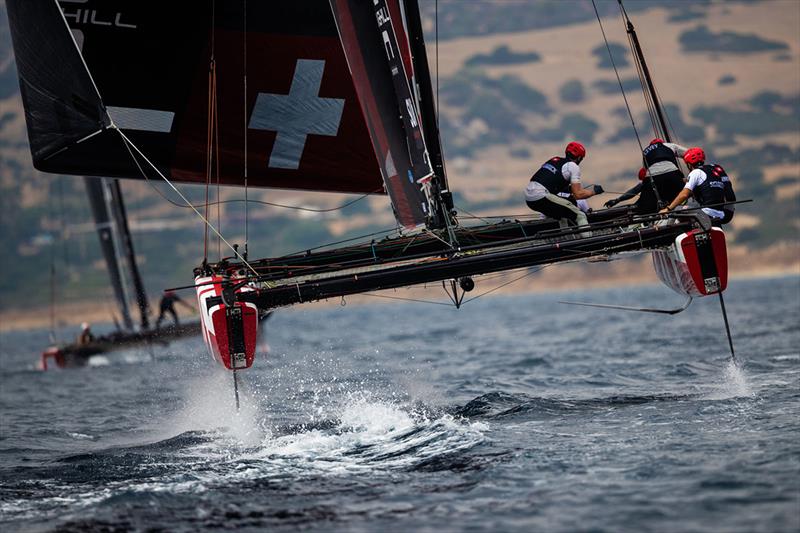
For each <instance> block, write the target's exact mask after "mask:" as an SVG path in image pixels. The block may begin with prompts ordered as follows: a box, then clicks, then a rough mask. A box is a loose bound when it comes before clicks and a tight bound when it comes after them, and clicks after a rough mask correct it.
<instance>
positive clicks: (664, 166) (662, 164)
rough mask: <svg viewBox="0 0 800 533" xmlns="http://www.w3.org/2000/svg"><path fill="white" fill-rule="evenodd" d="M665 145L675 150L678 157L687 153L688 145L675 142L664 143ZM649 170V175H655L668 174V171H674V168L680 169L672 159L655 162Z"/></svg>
mask: <svg viewBox="0 0 800 533" xmlns="http://www.w3.org/2000/svg"><path fill="white" fill-rule="evenodd" d="M664 146H666V147H667V148H669V149H670V150H672V151H673V152H675V155H676V156H678V157H683V154H685V153H686V147H685V146H681V145H680V144H675V143H664ZM647 170H648V171H649V175H651V176H655V175H658V174H666V173H668V172H672V171H674V170H678V167H676V166H675V165H674V164H672V162H671V161H659V162H658V163H653V164H652V165H650V167H649V168H648V169H647Z"/></svg>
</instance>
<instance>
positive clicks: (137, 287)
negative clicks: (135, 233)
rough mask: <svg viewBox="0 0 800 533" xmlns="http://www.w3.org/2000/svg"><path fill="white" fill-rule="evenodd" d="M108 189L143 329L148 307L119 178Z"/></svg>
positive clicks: (110, 182) (148, 324)
mask: <svg viewBox="0 0 800 533" xmlns="http://www.w3.org/2000/svg"><path fill="white" fill-rule="evenodd" d="M109 189H110V191H111V213H112V214H113V216H114V220H115V222H116V226H117V236H118V237H119V244H120V246H121V247H122V251H123V253H124V255H125V258H126V260H127V263H128V270H129V271H130V273H131V278H132V279H133V289H134V291H135V292H136V304H137V305H138V306H139V315H140V321H141V322H140V323H141V328H142V329H143V330H145V329H148V328H149V327H150V321H149V316H148V315H149V313H150V310H149V307H148V303H147V293H146V292H145V290H144V284H143V283H142V277H141V275H140V274H139V267H138V265H137V264H136V253H135V252H134V250H133V239H132V238H131V232H130V228H129V227H128V215H127V212H126V210H125V202H124V201H123V199H122V188H121V187H120V184H119V180H118V179H113V180H109Z"/></svg>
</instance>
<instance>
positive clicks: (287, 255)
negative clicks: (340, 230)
mask: <svg viewBox="0 0 800 533" xmlns="http://www.w3.org/2000/svg"><path fill="white" fill-rule="evenodd" d="M393 231H395V228H390V229H385V230H380V231H376V232H374V233H368V234H366V235H360V236H357V237H351V238H349V239H344V240H341V241H336V242H330V243H328V244H321V245H319V246H315V247H314V248H304V249H303V250H299V251H297V252H293V253H290V254H286V255H282V256H280V257H275V258H273V259H284V258H286V257H291V256H293V255H299V254H302V253H305V252H308V251H311V250H319V249H320V248H326V247H328V246H335V245H337V244H344V243H346V242H352V241H357V240H360V239H366V238H367V237H373V236H375V235H382V234H386V233H391V232H393Z"/></svg>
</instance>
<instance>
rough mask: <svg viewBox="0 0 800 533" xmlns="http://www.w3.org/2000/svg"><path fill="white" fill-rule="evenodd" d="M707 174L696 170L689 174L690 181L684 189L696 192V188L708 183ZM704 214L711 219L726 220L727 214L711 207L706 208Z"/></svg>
mask: <svg viewBox="0 0 800 533" xmlns="http://www.w3.org/2000/svg"><path fill="white" fill-rule="evenodd" d="M707 177H708V176H706V173H705V172H703V170H702V169H699V168H696V169H694V170H692V171H691V172H689V181H688V182H687V183H686V185H684V186H683V188H684V189H689V190H690V191H694V188H695V187H697V186H699V185H701V184H702V183H703V182H704V181H706V178H707ZM703 212H704V213H705V214H707V215H708V216H710V217H715V218H725V213H723V212H722V211H721V210H719V209H712V208H710V207H704V208H703Z"/></svg>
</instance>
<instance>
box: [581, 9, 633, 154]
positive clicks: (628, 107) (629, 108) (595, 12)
mask: <svg viewBox="0 0 800 533" xmlns="http://www.w3.org/2000/svg"><path fill="white" fill-rule="evenodd" d="M592 7H594V14H595V16H597V22H598V23H599V24H600V32H601V33H602V34H603V40H604V41H605V43H606V50H608V57H609V58H610V59H611V65H612V66H613V67H614V74H616V76H617V83H619V90H620V91H622V98H623V99H624V100H625V107H626V108H627V109H628V116H629V117H630V119H631V125H632V126H633V132H634V133H635V134H636V141H637V142H638V143H639V149H640V150H642V149H643V146H642V140H641V139H640V138H639V131H638V130H637V129H636V121H635V120H634V119H633V112H632V111H631V106H630V104H629V103H628V97H627V95H626V94H625V89H624V88H623V87H622V79H621V78H620V77H619V70H618V69H617V63H616V61H614V55H613V54H612V53H611V46H610V45H609V44H608V38H606V30H605V29H604V28H603V22H602V21H601V20H600V13H599V12H598V11H597V4H596V3H595V0H592Z"/></svg>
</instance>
